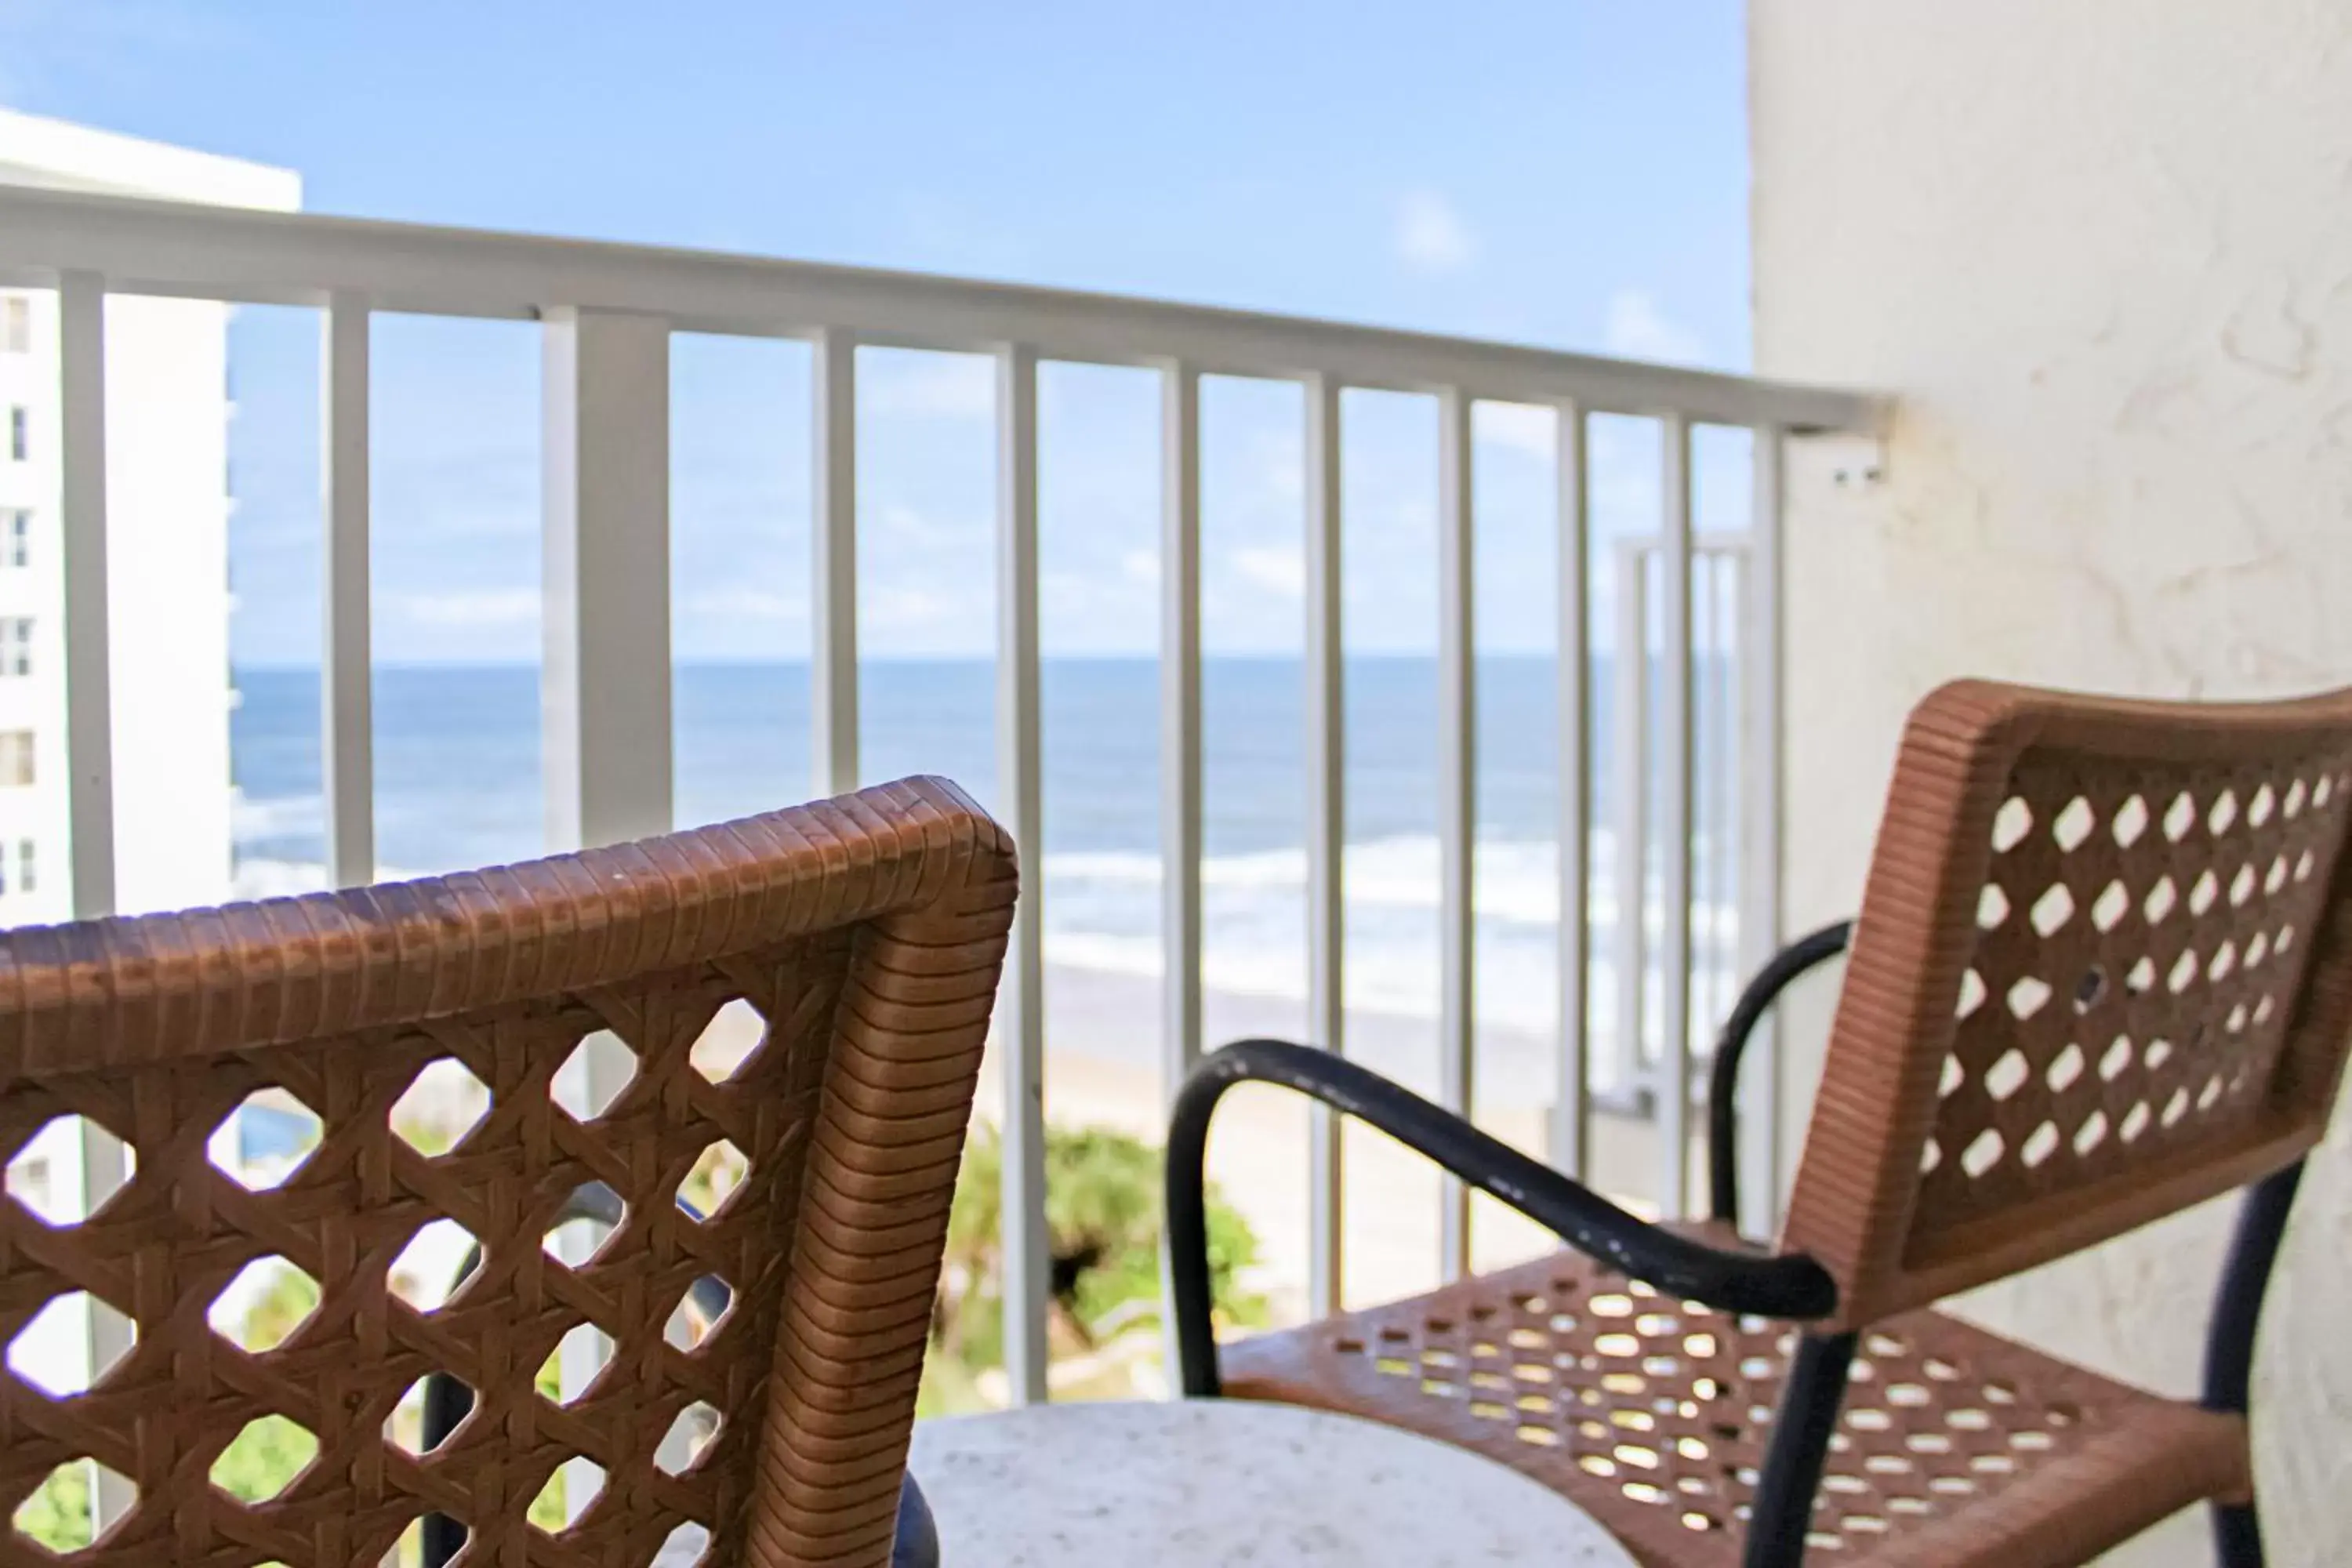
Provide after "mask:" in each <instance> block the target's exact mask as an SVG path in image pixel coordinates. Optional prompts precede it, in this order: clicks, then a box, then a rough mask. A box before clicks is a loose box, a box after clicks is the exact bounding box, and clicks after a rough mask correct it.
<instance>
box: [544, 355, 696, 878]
mask: <svg viewBox="0 0 2352 1568" xmlns="http://www.w3.org/2000/svg"><path fill="white" fill-rule="evenodd" d="M543 321H544V322H545V325H544V328H543V334H544V344H545V367H544V378H543V382H542V386H543V389H544V390H543V394H542V395H543V398H544V414H545V434H544V440H543V445H542V447H541V460H542V462H543V463H544V465H545V479H544V486H543V489H542V491H541V505H542V506H543V508H544V509H545V523H546V526H545V531H544V539H543V545H542V548H543V551H544V553H543V556H542V559H541V573H542V585H543V601H542V605H541V615H542V616H543V622H542V634H543V637H544V643H545V655H544V660H545V661H544V663H543V665H542V667H541V677H540V679H541V709H542V719H543V721H544V726H545V728H544V731H543V734H542V737H541V738H542V743H543V745H544V747H545V752H546V781H547V837H548V843H549V847H551V848H553V849H572V848H578V847H586V846H593V845H599V844H616V843H620V842H622V841H624V840H625V839H630V838H638V837H645V836H646V835H649V834H656V833H667V832H668V831H669V829H670V826H671V821H670V814H671V806H670V637H669V325H668V323H667V322H666V321H661V320H659V319H658V318H656V317H651V316H635V315H623V314H619V313H615V312H608V311H601V310H572V309H570V308H550V309H549V310H547V311H546V312H545V314H544V316H543Z"/></svg>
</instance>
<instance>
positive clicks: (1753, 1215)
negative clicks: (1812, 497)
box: [1739, 425, 1782, 1236]
mask: <svg viewBox="0 0 2352 1568" xmlns="http://www.w3.org/2000/svg"><path fill="white" fill-rule="evenodd" d="M1755 434H1756V446H1755V456H1754V458H1753V461H1754V465H1755V467H1754V474H1753V478H1754V483H1755V502H1754V511H1753V513H1752V515H1751V516H1750V518H1749V521H1748V553H1747V557H1746V559H1745V560H1744V561H1743V563H1741V571H1740V586H1741V590H1742V592H1741V595H1740V604H1739V619H1740V638H1739V666H1740V674H1741V689H1742V699H1741V703H1740V719H1741V723H1740V746H1739V753H1740V766H1739V777H1740V780H1741V787H1740V802H1741V806H1742V813H1741V816H1742V820H1741V826H1740V844H1741V846H1742V857H1741V866H1740V875H1739V958H1740V963H1739V971H1740V973H1741V974H1742V975H1748V974H1753V973H1756V971H1757V970H1758V969H1759V968H1761V967H1762V966H1763V964H1764V963H1765V962H1766V961H1767V960H1769V958H1770V957H1771V955H1772V954H1773V953H1774V952H1778V951H1779V950H1780V778H1781V766H1782V759H1781V754H1780V746H1781V733H1780V695H1781V691H1780V679H1781V662H1780V661H1781V631H1780V509H1781V488H1782V487H1781V471H1782V470H1781V441H1782V433H1781V431H1780V427H1779V426H1772V425H1764V426H1758V427H1757V429H1756V433H1755ZM1739 1076H1740V1081H1739V1158H1740V1167H1741V1168H1740V1173H1739V1193H1740V1203H1741V1205H1742V1210H1743V1212H1742V1213H1741V1215H1740V1216H1739V1217H1740V1223H1741V1225H1742V1226H1744V1227H1745V1228H1746V1230H1747V1233H1748V1235H1750V1236H1770V1235H1773V1234H1774V1233H1775V1231H1776V1230H1777V1229H1778V1228H1779V1226H1780V1019H1779V1017H1778V1016H1777V1014H1773V1015H1767V1016H1766V1017H1765V1018H1764V1019H1763V1020H1762V1022H1760V1023H1759V1025H1758V1026H1757V1036H1756V1038H1755V1039H1754V1040H1753V1041H1751V1042H1750V1044H1749V1046H1748V1055H1747V1057H1746V1058H1745V1059H1744V1060H1743V1061H1742V1062H1741V1064H1740V1075H1739Z"/></svg>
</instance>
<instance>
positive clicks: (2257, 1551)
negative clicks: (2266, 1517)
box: [2213, 1502, 2263, 1568]
mask: <svg viewBox="0 0 2352 1568" xmlns="http://www.w3.org/2000/svg"><path fill="white" fill-rule="evenodd" d="M2213 1561H2214V1562H2215V1563H2219V1564H2220V1565H2221V1568H2263V1522H2262V1521H2261V1520H2260V1519H2259V1518H2257V1517H2256V1516H2255V1513H2254V1505H2253V1504H2252V1503H2250V1502H2245V1503H2219V1502H2217V1503H2215V1504H2214V1505H2213Z"/></svg>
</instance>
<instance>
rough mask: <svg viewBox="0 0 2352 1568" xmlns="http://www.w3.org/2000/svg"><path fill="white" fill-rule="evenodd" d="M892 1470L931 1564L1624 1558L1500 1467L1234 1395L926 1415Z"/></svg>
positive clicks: (1582, 1566)
mask: <svg viewBox="0 0 2352 1568" xmlns="http://www.w3.org/2000/svg"><path fill="white" fill-rule="evenodd" d="M909 1466H910V1468H912V1469H913V1471H914V1473H915V1479H917V1480H918V1481H919V1482H921V1483H922V1488H923V1492H924V1495H925V1497H926V1498H928V1499H929V1502H930V1505H931V1512H932V1514H933V1515H934V1517H935V1518H936V1519H937V1520H938V1521H939V1531H940V1568H1081V1565H1083V1568H1100V1565H1102V1564H1110V1563H1117V1564H1120V1565H1121V1568H1177V1565H1179V1564H1181V1565H1182V1568H1217V1565H1219V1564H1225V1563H1236V1564H1240V1563H1264V1564H1268V1565H1272V1564H1284V1565H1288V1564H1298V1565H1301V1568H1309V1565H1313V1568H1321V1565H1323V1564H1331V1565H1334V1568H1338V1565H1341V1564H1344V1565H1346V1568H1383V1565H1386V1564H1395V1565H1397V1568H1404V1565H1406V1564H1410V1565H1412V1568H1471V1565H1473V1564H1477V1565H1481V1568H1483V1565H1486V1564H1492V1563H1542V1564H1546V1565H1547V1568H1634V1563H1633V1557H1632V1555H1631V1554H1629V1553H1628V1552H1626V1551H1625V1549H1624V1548H1623V1547H1622V1546H1620V1545H1618V1544H1617V1542H1615V1541H1614V1540H1613V1539H1612V1537H1611V1536H1610V1535H1609V1533H1608V1532H1607V1531H1604V1530H1602V1529H1601V1526H1600V1525H1599V1524H1597V1523H1595V1522H1594V1521H1592V1519H1591V1517H1590V1516H1588V1515H1587V1514H1586V1513H1585V1512H1584V1511H1583V1510H1581V1509H1579V1508H1578V1507H1577V1506H1576V1505H1575V1504H1573V1503H1571V1502H1570V1501H1569V1500H1567V1499H1565V1498H1563V1497H1560V1496H1559V1494H1558V1493H1556V1492H1553V1491H1550V1490H1549V1489H1545V1488H1544V1487H1541V1486H1538V1484H1537V1483H1535V1482H1534V1481H1531V1480H1529V1479H1528V1478H1526V1477H1525V1476H1522V1475H1520V1474H1518V1473H1517V1471H1514V1470H1510V1469H1507V1468H1504V1467H1503V1466H1501V1465H1497V1464H1495V1463H1494V1462H1492V1461H1491V1460H1487V1459H1483V1458H1479V1457H1478V1456H1477V1455H1475V1454H1471V1453H1468V1452H1465V1451H1464V1450H1462V1449H1459V1448H1452V1447H1446V1446H1444V1444H1441V1443H1434V1442H1432V1441H1430V1440H1429V1439H1427V1438H1425V1437H1418V1436H1413V1435H1412V1434H1411V1433H1409V1432H1402V1431H1399V1430H1397V1429H1396V1428H1394V1427H1391V1426H1376V1425H1374V1424H1372V1423H1370V1422H1368V1421H1359V1420H1356V1419H1354V1418H1353V1417H1351V1416H1345V1415H1326V1414H1324V1413H1323V1412H1321V1411H1315V1410H1302V1409H1298V1408H1296V1407H1294V1406H1290V1405H1256V1404H1251V1403H1249V1402H1247V1401H1244V1400H1202V1401H1193V1402H1183V1403H1174V1404H1090V1405H1034V1406H1032V1407H1030V1408H1028V1409H1025V1410H1011V1411H1006V1412H1003V1414H1001V1415H964V1416H956V1417H952V1418H950V1419H944V1420H938V1421H928V1422H925V1423H923V1424H922V1425H921V1426H917V1427H916V1428H915V1447H914V1454H913V1457H912V1458H911V1460H910V1461H909Z"/></svg>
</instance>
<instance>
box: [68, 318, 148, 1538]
mask: <svg viewBox="0 0 2352 1568" xmlns="http://www.w3.org/2000/svg"><path fill="white" fill-rule="evenodd" d="M58 394H59V395H58V445H59V464H58V468H59V473H58V479H59V483H58V500H59V503H60V506H61V510H62V520H63V527H62V530H61V538H62V542H63V556H64V560H63V575H64V578H65V595H64V606H63V607H64V611H65V617H64V618H65V626H64V634H65V635H64V637H63V638H62V645H63V647H64V649H65V687H66V703H65V706H66V767H67V778H66V816H67V831H68V835H69V837H68V850H67V853H68V861H69V863H70V865H71V868H72V873H73V912H74V918H75V919H77V920H95V919H97V918H99V917H100V916H102V915H110V914H112V913H114V912H115V868H114V740H113V729H114V714H113V688H112V679H111V674H110V668H111V659H110V646H111V634H110V630H109V626H108V620H107V569H106V554H107V519H106V507H107V496H106V468H107V452H106V282H105V279H101V278H99V277H97V276H95V275H93V274H90V273H87V272H73V273H68V274H67V275H66V276H65V278H64V279H61V280H60V282H59V285H58ZM76 1142H77V1143H78V1144H79V1147H78V1149H77V1150H76V1153H77V1154H78V1155H79V1160H80V1163H81V1210H80V1212H81V1213H82V1214H84V1215H89V1214H90V1213H93V1212H94V1211H95V1210H96V1209H97V1208H98V1205H100V1204H102V1203H104V1202H105V1201H106V1200H107V1199H108V1198H110V1197H112V1196H113V1195H114V1194H115V1193H116V1192H118V1191H120V1190H121V1186H122V1184H123V1181H124V1179H125V1178H126V1177H127V1176H128V1174H129V1173H130V1162H129V1160H128V1159H127V1158H126V1156H125V1152H124V1150H123V1146H122V1142H121V1139H119V1138H117V1137H116V1136H115V1135H114V1134H113V1133H112V1132H110V1131H107V1130H106V1129H105V1128H103V1127H100V1125H99V1124H98V1123H97V1122H96V1121H91V1120H89V1119H88V1118H84V1119H83V1120H82V1122H81V1136H80V1137H79V1139H78V1140H77V1141H76ZM82 1336H83V1347H84V1352H85V1353H86V1354H87V1355H88V1357H89V1361H88V1363H87V1364H88V1366H89V1370H90V1371H91V1372H92V1373H96V1372H97V1371H98V1370H99V1369H100V1368H101V1367H106V1366H110V1365H111V1364H113V1363H115V1362H116V1361H118V1360H120V1359H121V1357H122V1356H123V1355H124V1354H125V1353H127V1352H129V1351H130V1349H131V1320H130V1319H128V1318H125V1317H123V1316H121V1314H120V1313H118V1312H97V1311H91V1310H88V1309H87V1308H85V1310H84V1312H83V1316H82ZM95 1479H96V1485H95V1486H94V1487H93V1489H92V1490H91V1495H90V1519H91V1528H92V1530H93V1531H102V1530H104V1529H105V1528H106V1527H107V1526H108V1525H109V1524H111V1523H112V1522H113V1521H116V1520H118V1519H121V1517H122V1516H123V1515H124V1514H126V1513H128V1512H129V1511H130V1510H131V1505H132V1504H133V1503H134V1502H135V1501H137V1496H136V1494H135V1493H134V1492H133V1491H132V1490H131V1485H130V1482H129V1481H128V1480H127V1479H124V1478H122V1477H120V1476H116V1475H114V1474H113V1473H112V1472H111V1471H110V1470H108V1469H105V1468H96V1476H95Z"/></svg>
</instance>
